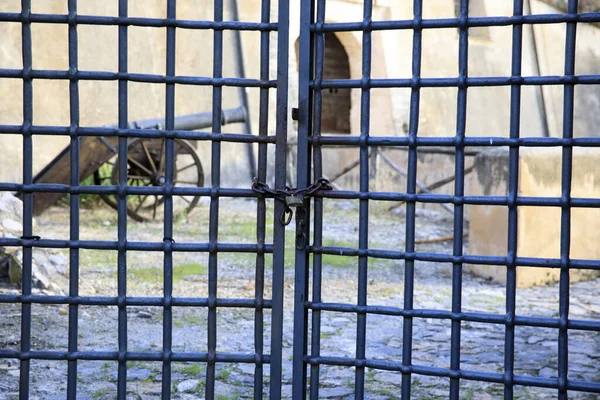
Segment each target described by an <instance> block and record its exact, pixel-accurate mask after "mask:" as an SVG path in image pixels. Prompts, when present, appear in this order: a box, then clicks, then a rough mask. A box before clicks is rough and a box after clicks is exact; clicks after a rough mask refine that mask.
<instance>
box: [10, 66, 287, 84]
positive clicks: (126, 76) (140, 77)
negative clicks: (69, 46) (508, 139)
mask: <svg viewBox="0 0 600 400" xmlns="http://www.w3.org/2000/svg"><path fill="white" fill-rule="evenodd" d="M0 78H16V79H24V80H30V79H64V80H78V81H127V82H140V83H166V84H179V85H196V86H218V87H220V86H232V87H256V88H266V89H269V88H275V87H277V81H274V80H268V81H265V80H260V79H250V78H211V77H204V76H183V75H178V76H166V75H157V74H142V73H131V72H102V71H63V70H43V69H31V70H29V71H26V70H23V69H5V68H3V69H0Z"/></svg>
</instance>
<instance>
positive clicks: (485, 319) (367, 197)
mask: <svg viewBox="0 0 600 400" xmlns="http://www.w3.org/2000/svg"><path fill="white" fill-rule="evenodd" d="M424 3H425V2H424V1H423V0H415V1H414V2H413V12H414V16H413V19H410V20H394V21H374V20H373V8H374V2H373V1H372V0H365V1H363V2H362V5H363V19H362V21H357V22H335V23H334V22H329V21H328V20H327V19H326V14H325V8H326V0H304V1H302V5H301V21H302V22H301V25H302V26H307V27H308V28H307V29H305V30H304V31H301V36H300V62H301V64H300V66H299V70H300V78H299V79H300V80H299V86H300V88H299V107H300V113H299V115H300V119H299V125H298V126H299V145H298V159H299V161H298V163H299V164H298V182H299V185H303V184H305V183H307V182H309V181H310V179H309V177H310V176H311V172H312V174H313V175H314V176H315V177H319V176H322V174H323V168H322V163H323V155H322V148H323V147H336V146H345V147H346V148H355V149H358V151H359V154H360V158H359V161H358V162H357V164H358V165H359V168H360V175H359V176H360V188H359V190H358V191H349V190H346V191H342V190H336V191H333V192H329V191H327V192H325V191H323V192H320V193H318V194H317V196H318V197H317V198H315V201H314V210H312V212H313V216H312V218H313V221H314V226H313V233H314V242H313V245H312V246H311V247H310V248H309V249H308V250H307V251H306V252H304V251H300V252H297V254H296V282H297V287H296V302H297V303H296V304H301V303H303V304H304V309H303V310H301V311H296V314H295V326H296V329H295V339H294V343H295V346H296V347H295V357H300V356H301V355H303V356H304V357H303V360H299V359H297V358H295V360H294V398H305V396H306V393H305V391H306V390H307V389H308V382H307V378H308V376H309V375H310V398H311V399H317V398H319V393H320V387H319V380H320V367H321V366H342V367H351V368H354V371H355V373H354V375H355V382H354V396H355V397H354V398H356V399H363V398H365V369H366V368H371V369H378V370H386V371H395V372H398V373H399V374H401V376H402V380H401V392H402V393H401V397H402V398H403V399H408V398H411V378H412V377H413V376H415V375H417V376H418V375H426V376H430V377H440V378H446V379H448V380H449V382H450V388H449V393H448V395H449V398H452V399H458V398H459V396H460V391H459V389H460V382H461V380H468V381H481V382H490V383H498V384H502V385H503V386H504V398H509V399H511V398H513V395H514V393H513V391H514V388H515V386H517V385H519V386H532V387H542V388H551V389H556V390H557V393H558V397H559V398H562V399H566V398H567V394H568V393H573V392H578V391H581V392H590V393H600V384H598V383H597V382H588V381H577V380H573V379H571V378H569V377H568V373H569V369H568V333H569V331H573V330H587V331H594V332H599V331H600V323H599V322H598V321H593V320H577V319H571V318H569V270H571V269H589V270H600V261H598V260H579V259H572V258H570V240H571V233H570V229H571V209H572V208H574V207H594V208H597V207H598V206H600V199H596V198H575V197H573V196H571V174H572V169H573V147H598V146H599V145H600V139H599V138H597V137H578V138H575V137H573V120H574V88H575V85H594V84H598V83H599V82H600V75H597V74H595V75H576V74H575V36H576V29H577V24H578V23H582V22H598V21H600V13H597V12H593V13H582V14H578V2H577V0H569V1H568V10H567V12H566V13H564V14H547V15H536V14H532V15H524V12H523V11H524V1H523V0H515V1H514V2H512V4H513V13H512V16H507V17H469V1H468V0H461V1H460V7H459V9H458V15H457V17H456V18H447V19H423V4H424ZM557 23H564V24H566V26H567V29H566V42H565V48H564V53H565V65H564V73H563V75H562V76H523V74H522V53H523V27H524V26H527V25H535V24H557ZM499 26H508V27H511V29H512V55H511V72H510V76H485V77H470V76H469V73H468V64H469V62H468V60H469V57H468V49H469V34H468V29H469V28H470V27H499ZM441 28H456V29H458V31H459V40H458V41H459V45H458V76H456V77H443V78H423V77H421V59H422V49H423V40H422V34H423V31H424V30H427V29H441ZM386 30H409V31H412V32H413V41H412V76H411V77H410V78H405V79H400V78H372V76H371V66H372V64H373V60H372V55H373V53H372V33H373V32H376V31H386ZM336 32H353V33H358V34H359V35H361V36H362V72H361V77H360V78H354V79H324V76H323V70H324V59H325V57H326V52H325V49H324V42H325V33H336ZM359 37H360V36H359ZM387 50H388V51H389V49H387ZM538 85H560V86H562V87H563V88H564V108H563V115H564V124H563V128H562V137H558V138H552V137H521V136H520V130H521V90H522V88H523V87H524V86H538ZM493 86H506V87H509V88H510V134H509V136H508V137H489V136H483V137H466V134H465V132H466V120H467V93H468V88H470V87H493ZM444 87H445V88H448V87H451V88H456V89H457V91H458V94H457V109H456V115H457V119H456V121H457V124H456V135H455V136H453V137H423V136H419V134H418V132H419V116H420V112H419V105H420V92H421V89H422V88H444ZM336 88H339V89H341V88H351V89H358V90H359V91H360V135H355V136H328V135H325V134H321V117H322V115H321V114H322V111H323V108H322V104H323V100H322V98H323V91H325V90H328V89H329V90H330V89H336ZM380 88H408V89H410V92H411V95H410V120H409V121H410V122H409V126H408V134H407V136H405V137H402V136H400V137H398V136H379V135H378V136H370V124H369V119H370V117H371V104H370V95H371V91H372V90H373V89H380ZM313 107H314V108H313ZM304 142H306V144H305V143H304ZM475 146H481V147H509V148H510V150H509V178H508V195H507V196H468V195H465V156H466V154H467V153H468V152H469V150H470V148H472V147H475ZM390 147H396V148H400V147H401V148H404V149H406V150H407V151H408V173H407V186H406V191H405V192H376V191H370V190H369V168H370V165H369V149H370V148H375V149H377V148H382V149H384V148H390ZM431 147H436V148H439V149H442V150H443V149H448V150H449V151H450V153H451V154H453V155H454V156H455V166H454V173H455V174H454V176H455V177H456V179H455V185H454V193H453V194H452V195H442V194H431V193H419V192H418V191H417V185H416V180H417V151H418V150H419V149H427V148H431ZM521 147H561V148H562V160H563V161H562V184H561V187H562V189H561V195H560V197H554V198H553V197H541V196H540V197H530V196H519V187H518V177H519V150H520V148H521ZM311 165H312V171H311ZM328 199H350V200H358V202H359V217H358V218H359V228H358V247H357V248H348V247H341V246H324V245H323V203H324V202H325V201H327V200H328ZM371 201H401V202H405V203H406V240H405V248H404V250H402V251H400V250H398V251H394V250H380V249H373V248H369V246H368V239H367V238H368V235H369V223H368V221H369V208H368V204H369V202H371ZM419 203H431V204H433V203H436V204H447V205H450V206H452V207H453V221H454V228H453V229H454V234H453V252H452V254H451V255H446V254H440V253H432V252H419V251H417V250H416V248H415V230H416V229H417V224H416V206H417V204H419ZM467 205H494V206H503V207H506V208H507V209H508V246H507V251H506V256H480V255H465V254H463V233H464V220H465V215H464V209H465V206H467ZM521 206H541V207H560V209H561V225H560V226H561V233H560V257H559V258H553V259H546V258H534V257H522V256H517V209H518V207H521ZM308 232H309V230H308V228H307V233H308ZM305 253H312V255H313V261H312V265H311V264H310V262H309V257H308V255H307V254H305ZM323 255H337V256H349V257H356V258H358V261H359V264H358V270H357V280H358V282H359V284H358V293H357V303H356V304H347V303H331V302H324V301H323V299H322V289H323V283H322V271H323V261H322V257H323ZM378 258H380V259H391V260H403V261H404V273H405V276H404V285H405V286H404V303H403V304H404V305H403V307H392V306H378V305H372V304H368V302H367V281H368V271H367V270H368V261H369V259H378ZM415 261H429V262H436V263H450V264H452V309H451V310H450V311H444V310H437V309H416V308H414V306H413V300H414V296H415V294H414V282H415ZM464 264H483V265H489V266H504V267H506V278H507V283H506V313H504V314H492V313H483V312H465V311H463V310H462V304H461V300H462V287H463V285H462V275H463V265H464ZM525 266H527V267H540V268H548V267H551V268H557V269H559V270H560V284H559V287H560V288H559V308H560V310H559V315H558V317H557V318H542V317H528V316H521V315H517V313H516V308H515V305H516V304H515V303H516V271H517V268H518V267H525ZM309 271H310V275H309ZM309 282H312V295H310V296H309V290H308V284H309ZM303 299H304V300H303ZM323 311H331V312H339V313H352V314H355V315H356V316H357V326H356V352H355V356H354V357H334V356H322V355H321V353H320V352H321V343H322V341H323V338H322V337H321V322H322V315H321V313H322V312H323ZM369 315H385V316H388V317H389V318H393V317H398V318H402V320H403V334H402V357H401V360H398V361H384V360H378V359H370V358H367V357H366V356H365V343H366V326H367V322H366V319H367V317H368V316H369ZM415 318H419V319H424V318H433V319H436V320H448V321H449V322H450V324H451V337H450V342H451V343H450V363H449V367H441V366H424V365H418V364H415V363H414V362H413V358H412V347H413V321H414V319H415ZM463 322H479V323H485V324H497V325H501V326H504V331H505V335H504V354H505V356H504V363H503V366H502V372H499V373H492V372H479V371H474V370H469V369H465V368H464V366H461V323H463ZM309 324H310V327H311V329H310V332H311V333H310V336H309V337H307V332H308V327H309ZM517 326H531V327H540V328H554V329H556V330H557V331H558V347H557V353H558V377H557V378H544V377H534V376H524V375H518V374H516V373H515V370H514V366H515V327H517ZM300 343H302V344H303V349H300V347H301V346H299V344H300ZM302 351H304V352H302ZM309 372H310V374H309Z"/></svg>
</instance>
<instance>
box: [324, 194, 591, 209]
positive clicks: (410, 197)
mask: <svg viewBox="0 0 600 400" xmlns="http://www.w3.org/2000/svg"><path fill="white" fill-rule="evenodd" d="M313 197H322V198H329V199H349V200H364V199H368V200H381V201H404V202H407V203H408V202H415V203H431V204H455V205H465V204H471V205H489V206H508V205H509V198H508V196H452V195H449V194H438V193H419V194H408V193H401V192H357V191H352V190H335V191H323V190H321V191H318V192H315V193H314V194H313ZM516 205H517V206H536V207H538V206H539V207H573V208H576V207H580V208H600V199H599V198H571V199H568V200H562V199H560V198H558V197H526V196H520V197H517V198H516Z"/></svg>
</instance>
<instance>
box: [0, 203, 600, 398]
mask: <svg viewBox="0 0 600 400" xmlns="http://www.w3.org/2000/svg"><path fill="white" fill-rule="evenodd" d="M388 207H389V204H386V205H381V206H373V207H371V210H370V213H371V215H370V237H369V245H370V246H371V247H373V248H380V249H398V248H403V246H404V243H403V240H404V216H403V215H402V213H398V214H392V213H389V212H388V211H387V209H388ZM269 213H270V211H269ZM357 215H358V203H357V202H350V201H331V202H330V204H327V207H326V209H325V216H324V221H325V224H324V226H325V228H324V238H325V241H326V243H325V244H328V245H337V246H344V247H354V246H356V245H357V238H358V233H357V230H358V216H357ZM219 218H220V221H219V223H220V236H219V240H220V241H223V242H230V243H231V242H239V243H252V242H253V241H255V235H256V232H255V229H256V228H255V218H256V205H255V202H253V201H248V200H221V211H220V217H219ZM65 220H68V210H66V209H62V208H54V209H52V210H50V211H49V212H48V213H47V214H45V215H44V216H43V217H40V218H38V229H39V232H36V234H38V235H40V236H42V237H45V238H54V239H63V238H67V237H68V224H65V223H64V221H65ZM271 224H272V222H271V218H269V221H268V226H270V225H271ZM417 226H418V232H417V239H428V238H435V237H443V236H446V235H451V234H452V220H451V216H450V215H449V214H446V213H437V212H433V211H419V213H418V216H417ZM81 227H82V234H81V236H82V239H91V238H95V239H106V240H113V239H115V238H116V216H115V214H114V213H113V212H112V211H110V210H107V209H100V210H93V211H92V210H83V211H82V215H81ZM288 231H289V232H288V234H289V236H288V245H290V243H291V239H292V232H293V226H291V227H289V228H288ZM271 235H272V233H271V230H270V228H269V231H268V233H267V237H271ZM128 236H129V239H130V240H154V241H156V240H157V239H159V240H160V239H161V238H162V236H163V235H162V224H161V223H159V222H158V223H143V224H140V223H134V222H131V223H130V224H129V227H128ZM207 237H208V205H207V203H205V202H202V203H201V204H200V206H199V207H198V209H196V210H194V212H193V213H192V214H191V215H190V216H189V217H188V219H187V220H181V221H178V222H177V224H176V227H175V237H174V238H175V240H176V241H183V242H185V241H200V242H202V241H206V240H207ZM417 250H418V251H433V252H439V253H446V254H449V253H451V251H452V243H451V242H440V243H432V244H431V243H430V244H426V243H425V244H421V245H418V247H417ZM465 250H467V249H465ZM288 254H289V255H288V256H286V297H285V306H286V311H285V315H284V318H285V319H284V338H283V343H284V346H285V348H284V355H283V359H284V365H283V380H284V382H283V383H284V386H283V391H284V397H285V398H289V396H290V393H291V373H292V364H291V344H292V331H293V320H292V318H293V314H292V296H293V282H294V280H293V270H292V263H293V252H292V251H291V249H290V251H288ZM267 258H268V260H267V264H268V265H267V271H266V277H265V297H270V295H269V293H270V292H271V284H270V282H271V260H270V257H267ZM174 263H175V269H176V272H175V274H174V280H175V288H174V295H175V296H185V297H194V296H195V297H206V296H207V282H208V280H207V267H206V265H207V264H208V259H207V256H206V255H205V254H198V253H181V254H175V256H174ZM357 264H358V262H357V260H356V259H355V258H350V257H334V256H326V257H324V266H323V285H322V288H323V293H322V297H323V301H335V302H341V303H349V304H352V303H356V301H357V291H358V284H357V282H358V274H357ZM116 265H117V262H116V254H115V252H112V251H105V252H102V251H92V250H82V251H81V290H80V292H81V295H94V296H115V295H116V293H117V280H116ZM161 267H162V255H161V254H156V253H142V252H131V253H130V254H128V269H129V271H128V274H129V275H128V276H129V278H128V288H127V289H128V296H161V295H162V290H163V289H162V285H163V282H162V270H161ZM415 270H416V272H415V295H414V307H415V308H426V309H438V310H450V309H451V299H452V291H451V275H450V273H451V266H450V265H439V264H435V263H417V264H416V268H415ZM254 272H255V271H254V256H252V255H240V254H222V255H220V256H219V282H218V295H219V297H227V298H253V297H254ZM403 276H404V269H403V264H402V263H401V262H399V261H398V262H395V261H390V260H370V263H369V279H368V281H369V285H368V302H369V304H372V305H386V306H394V307H402V305H403V291H404V282H403ZM0 292H2V293H17V291H16V290H15V289H14V288H10V287H2V288H0ZM505 292H506V289H505V287H504V286H502V285H497V284H491V283H489V282H486V281H484V280H482V279H479V278H476V277H473V276H471V275H469V274H467V273H465V274H464V275H463V297H462V298H463V310H464V311H479V312H486V313H494V314H503V313H504V311H505ZM599 293H600V279H596V280H593V281H588V282H579V283H574V284H572V285H571V297H570V317H571V318H573V319H585V320H599V319H600V296H598V294H599ZM32 308H33V323H32V324H33V325H32V347H33V349H36V350H41V349H44V350H49V349H53V350H66V349H67V332H68V310H67V308H66V307H65V306H55V305H33V307H32ZM173 314H174V317H173V325H174V326H173V343H174V351H180V352H181V351H206V346H207V344H206V324H207V312H206V310H205V309H197V308H180V309H177V308H175V309H174V311H173ZM517 315H522V316H536V317H553V318H556V317H557V316H558V285H549V286H543V287H537V288H529V289H518V291H517ZM269 320H270V314H269V313H268V312H265V324H264V326H265V340H264V346H265V352H266V353H268V352H269V348H270V331H269V325H268V322H269ZM367 321H368V328H367V343H366V346H367V350H366V352H367V357H368V358H370V359H377V360H389V361H399V360H400V359H401V357H402V318H400V317H390V316H378V315H368V317H367ZM356 323H357V321H356V315H352V314H347V313H334V312H323V313H322V329H321V355H323V356H340V357H353V356H354V354H355V351H356ZM79 327H80V330H79V339H80V340H79V349H80V350H116V349H117V310H116V308H115V307H91V306H90V307H86V306H81V307H80V317H79ZM128 328H129V329H128V336H129V338H128V340H129V342H128V347H129V350H131V351H153V352H156V351H159V350H160V348H161V346H162V310H161V309H160V308H159V307H146V308H141V307H130V308H129V309H128ZM0 331H1V332H2V333H3V334H2V336H1V337H0V348H2V349H18V348H19V340H20V306H19V305H13V304H2V305H0ZM413 331H414V336H413V363H414V364H415V365H423V366H436V367H449V363H450V321H448V320H437V319H415V321H414V329H413ZM557 338H558V331H557V330H555V329H546V328H532V327H517V329H516V339H515V373H516V374H518V375H526V376H540V377H554V376H556V374H557V372H556V371H557V362H558V360H557V346H558V344H557ZM217 351H220V352H241V353H252V352H254V311H253V310H250V309H219V311H218V348H217ZM503 364H504V327H503V326H501V325H493V324H483V323H467V322H465V323H463V324H462V338H461V367H462V368H463V369H468V370H473V371H485V372H494V373H498V372H500V373H501V372H502V371H503ZM599 365H600V333H598V332H587V331H569V377H570V378H571V379H576V380H585V381H591V382H600V367H599ZM128 367H129V368H128V386H127V387H128V390H129V392H130V395H129V398H131V399H155V398H160V390H161V364H160V363H152V362H131V363H129V365H128ZM205 369H206V368H205V365H204V364H195V363H174V364H173V388H172V391H173V393H174V395H173V398H175V399H197V398H201V397H203V394H204V377H205ZM116 371H117V364H116V363H115V362H104V361H80V362H79V363H78V382H79V383H78V389H79V391H80V395H79V397H78V398H80V399H114V398H115V393H116V377H117V372H116ZM254 372H255V368H254V366H253V365H247V364H235V365H224V364H217V378H218V381H217V386H216V390H217V394H218V398H220V399H226V398H233V399H235V398H248V397H252V385H253V375H254ZM263 375H264V376H265V389H264V393H265V395H266V394H267V393H268V376H269V368H268V366H266V367H265V368H264V371H263ZM18 380H19V365H18V363H17V362H16V361H15V360H8V359H0V399H16V398H17V394H18V393H17V392H18ZM31 380H32V386H31V387H32V391H31V393H32V397H31V398H32V399H59V398H60V399H63V398H64V397H65V394H66V362H61V361H38V360H34V361H32V362H31ZM400 381H401V377H400V375H399V374H397V373H392V372H386V371H378V370H367V372H366V391H367V398H369V399H392V398H399V392H400ZM353 385H354V369H352V368H341V367H331V366H323V367H321V368H320V387H321V389H320V398H332V399H338V398H340V399H351V398H353V394H352V393H353ZM448 388H449V382H448V380H447V379H442V378H435V377H427V376H418V375H414V376H413V394H414V396H413V398H415V399H422V398H423V399H438V398H439V399H442V398H447V397H448ZM502 390H503V386H502V385H501V384H488V383H485V384H484V383H479V382H473V381H467V380H463V381H461V398H465V399H496V398H501V397H502ZM569 396H570V398H577V399H597V398H599V397H598V396H597V395H593V394H585V393H575V392H572V393H571V392H570V393H569ZM515 397H516V398H523V399H550V398H556V391H554V390H548V389H543V388H529V387H527V388H524V387H519V386H517V387H515Z"/></svg>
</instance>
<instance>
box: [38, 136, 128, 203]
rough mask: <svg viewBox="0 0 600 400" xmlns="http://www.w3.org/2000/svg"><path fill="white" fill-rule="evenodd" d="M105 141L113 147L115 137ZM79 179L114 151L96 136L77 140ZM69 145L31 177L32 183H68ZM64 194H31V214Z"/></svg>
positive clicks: (115, 140) (102, 162) (94, 169)
mask: <svg viewBox="0 0 600 400" xmlns="http://www.w3.org/2000/svg"><path fill="white" fill-rule="evenodd" d="M104 139H105V141H106V143H108V144H109V145H110V146H112V147H115V146H116V144H117V141H118V140H117V138H114V137H111V138H104ZM79 143H80V144H79V161H80V163H79V179H80V180H83V179H85V178H87V177H89V176H91V175H92V174H93V173H94V172H96V171H97V170H98V168H100V166H101V165H102V164H104V163H105V162H107V161H108V160H110V159H111V157H112V156H113V155H114V152H113V151H112V150H111V149H110V148H109V147H108V146H106V144H104V143H102V141H101V140H100V139H99V138H97V137H88V136H86V137H82V138H81V140H80V142H79ZM70 153H71V152H70V146H67V147H66V148H65V149H64V150H63V151H62V152H60V154H59V155H58V156H56V157H55V158H54V160H52V161H51V162H50V163H48V165H46V167H44V168H43V169H42V170H41V171H40V172H39V173H38V174H37V175H36V176H35V178H34V179H33V182H34V183H60V184H65V185H68V184H69V183H70V178H69V177H70V173H71V167H70V163H71V161H70ZM63 196H64V193H35V194H34V195H33V214H34V215H40V214H41V213H43V212H44V211H45V210H47V209H48V208H49V207H50V206H52V205H54V204H56V202H57V201H58V200H59V199H60V198H61V197H63Z"/></svg>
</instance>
